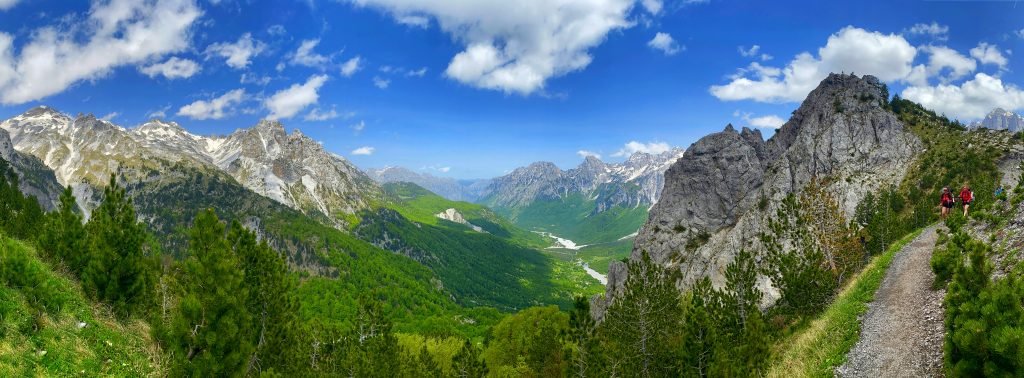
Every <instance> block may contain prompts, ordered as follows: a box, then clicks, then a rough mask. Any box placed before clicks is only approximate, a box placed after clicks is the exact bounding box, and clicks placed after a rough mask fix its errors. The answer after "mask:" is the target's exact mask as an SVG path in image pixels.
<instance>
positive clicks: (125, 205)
mask: <svg viewBox="0 0 1024 378" xmlns="http://www.w3.org/2000/svg"><path fill="white" fill-rule="evenodd" d="M103 194H104V196H103V202H102V203H100V206H99V207H97V208H96V209H95V210H94V211H93V212H92V218H91V219H89V223H87V224H86V226H85V229H86V231H87V232H88V234H89V248H88V249H89V251H90V254H89V258H88V261H86V262H85V264H84V267H83V269H82V273H81V275H80V278H81V281H82V287H83V289H85V291H86V292H87V293H90V294H92V295H93V296H94V297H95V298H97V299H99V300H101V301H104V302H107V303H110V304H111V305H113V307H114V310H115V312H116V313H117V314H118V315H119V316H122V317H131V316H132V315H136V314H140V313H142V312H144V311H145V310H146V309H147V306H148V305H150V304H151V303H152V302H151V300H152V298H153V293H154V287H155V282H156V257H155V253H153V251H151V250H149V247H150V246H151V245H152V244H149V243H147V238H148V237H149V236H148V234H147V232H146V228H145V225H144V224H142V223H140V222H139V221H138V220H137V218H136V215H135V208H134V207H133V206H132V201H131V199H129V198H128V196H127V193H126V192H125V190H124V188H121V187H120V186H118V185H117V181H116V180H115V177H114V175H111V176H110V183H109V185H107V187H106V188H105V189H104V190H103Z"/></svg>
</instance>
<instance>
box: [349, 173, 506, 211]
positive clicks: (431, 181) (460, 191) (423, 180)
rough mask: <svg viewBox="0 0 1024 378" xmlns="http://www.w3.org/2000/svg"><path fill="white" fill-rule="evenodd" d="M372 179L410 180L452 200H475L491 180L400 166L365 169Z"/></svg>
mask: <svg viewBox="0 0 1024 378" xmlns="http://www.w3.org/2000/svg"><path fill="white" fill-rule="evenodd" d="M366 174H367V175H369V176H370V178H372V179H373V180H374V181H377V182H379V183H381V184H387V183H392V182H411V183H413V184H416V185H419V186H421V187H423V188H425V189H427V190H429V191H431V192H433V193H434V194H437V195H439V196H441V197H444V198H447V199H450V200H452V201H466V202H476V201H477V200H479V199H480V197H481V196H482V194H483V191H484V189H486V188H487V185H488V184H490V182H491V180H456V179H452V178H447V177H437V176H434V175H431V174H428V173H417V172H413V171H411V170H409V169H406V168H402V167H385V168H380V169H370V170H367V171H366Z"/></svg>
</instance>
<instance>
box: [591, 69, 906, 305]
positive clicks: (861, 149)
mask: <svg viewBox="0 0 1024 378" xmlns="http://www.w3.org/2000/svg"><path fill="white" fill-rule="evenodd" d="M887 99H888V90H887V89H886V87H885V85H884V84H882V83H881V82H879V81H878V79H876V78H875V77H873V76H864V77H857V76H854V75H843V74H831V75H829V76H828V77H827V78H826V79H824V80H823V81H822V82H821V83H820V84H819V86H818V87H817V88H816V89H815V90H814V91H812V92H811V93H810V94H809V95H808V97H807V99H805V100H804V102H803V103H802V104H801V105H800V107H799V108H798V109H797V110H796V111H795V112H793V116H792V118H790V120H789V121H788V122H786V124H785V125H783V126H782V128H781V129H779V130H778V132H777V133H776V134H775V135H774V136H772V138H771V139H769V140H768V141H767V142H765V141H762V139H761V136H760V133H758V132H756V131H751V130H749V129H743V130H742V131H740V132H736V130H735V129H733V128H732V127H731V126H729V127H727V128H726V129H725V130H724V131H722V132H719V133H715V134H711V135H708V136H706V137H704V138H702V139H701V140H698V141H697V142H696V143H694V144H693V145H692V146H691V147H690V148H689V149H687V151H686V153H685V154H684V155H683V157H682V158H681V159H679V161H677V162H676V163H675V164H674V165H673V166H672V167H671V168H670V169H669V170H668V171H667V172H666V174H665V188H664V191H663V193H662V198H661V201H659V202H658V203H657V204H656V205H655V206H654V207H653V208H652V209H651V211H650V217H649V218H648V220H647V223H646V224H645V225H644V226H643V228H642V229H641V230H640V233H639V235H638V236H637V238H636V242H635V244H634V248H633V253H632V255H631V256H630V259H632V260H636V259H639V258H640V256H641V254H642V253H643V252H644V251H646V252H647V253H648V254H650V256H651V258H652V259H653V261H655V262H657V263H659V264H661V265H663V266H666V267H670V268H673V269H678V270H679V271H680V272H681V273H682V279H681V280H680V281H679V283H678V286H679V287H680V289H686V288H688V287H689V286H690V285H691V284H692V283H693V282H695V281H696V280H698V279H700V278H702V277H705V276H707V277H710V278H711V280H712V282H713V283H715V284H716V285H721V284H722V283H723V280H724V277H723V271H724V269H725V267H726V266H727V265H728V264H729V263H730V262H732V260H733V259H734V257H735V254H736V253H737V252H739V251H740V249H744V248H745V249H754V250H758V249H760V248H761V246H760V242H759V238H758V235H759V234H760V232H762V224H763V223H764V222H765V220H766V219H767V217H769V216H770V215H771V214H774V213H775V212H776V210H777V209H778V205H779V203H780V202H781V200H782V199H783V198H785V197H786V196H787V195H788V194H790V193H799V192H800V191H801V190H802V189H803V188H804V187H805V186H806V185H807V184H808V183H809V182H810V181H811V180H812V179H818V180H821V181H822V182H823V183H824V184H825V187H826V189H827V190H828V191H830V192H831V193H832V194H834V195H835V196H836V198H837V199H838V200H839V204H840V207H841V208H842V210H843V212H844V213H845V215H846V216H847V218H850V217H852V215H853V212H854V210H855V208H856V206H857V203H858V202H859V200H860V198H861V197H863V196H864V194H865V193H868V192H872V191H877V190H878V189H879V188H882V187H884V186H888V185H894V184H898V183H899V182H900V180H901V179H902V178H903V176H904V175H905V174H906V171H907V167H908V166H909V165H910V163H911V162H912V161H913V160H914V158H915V157H916V155H917V152H918V151H919V150H920V148H921V142H920V140H919V139H918V138H917V137H916V136H914V135H913V134H912V133H910V132H909V130H907V129H906V128H905V126H904V125H903V124H902V123H901V122H900V121H899V120H898V118H897V117H896V116H895V115H894V114H893V113H892V112H891V111H889V110H888V109H887V108H886V104H887ZM609 273H610V274H609V276H608V281H609V282H608V291H607V293H606V298H610V299H609V300H613V299H614V297H615V295H616V294H617V293H619V292H621V290H622V286H623V284H624V282H625V280H626V276H627V275H628V272H627V271H626V265H625V264H623V263H621V262H616V263H613V265H612V266H611V267H610V272H609ZM760 281H761V282H760V285H761V289H762V290H763V291H765V292H766V294H767V295H766V296H765V298H766V301H769V302H771V301H774V300H775V299H776V298H777V294H776V293H775V291H774V289H773V288H772V286H771V284H770V282H768V280H767V279H766V278H764V277H762V279H761V280H760ZM609 300H604V299H598V300H595V303H594V304H595V306H594V309H595V315H597V316H598V317H600V316H601V315H602V314H603V311H604V308H605V306H606V305H607V304H608V303H609Z"/></svg>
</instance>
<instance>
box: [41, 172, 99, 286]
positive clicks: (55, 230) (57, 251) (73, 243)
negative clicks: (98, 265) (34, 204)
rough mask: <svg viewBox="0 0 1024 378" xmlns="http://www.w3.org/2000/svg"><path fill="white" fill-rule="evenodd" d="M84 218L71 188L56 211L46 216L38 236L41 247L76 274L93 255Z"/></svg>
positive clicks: (62, 196)
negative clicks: (83, 221) (83, 222)
mask: <svg viewBox="0 0 1024 378" xmlns="http://www.w3.org/2000/svg"><path fill="white" fill-rule="evenodd" d="M88 246H89V244H88V238H87V234H86V232H85V225H83V224H82V215H81V214H79V212H78V204H77V203H76V202H75V196H74V194H72V192H71V188H64V192H63V193H61V195H60V205H59V206H58V207H57V211H55V212H52V213H50V214H47V216H46V224H45V226H44V227H43V229H42V234H41V235H40V236H39V247H40V249H41V250H42V251H44V253H46V254H48V255H49V256H51V258H53V259H55V260H56V261H57V262H58V263H60V264H61V265H63V266H65V267H67V268H68V270H70V271H71V272H72V273H74V274H75V275H78V273H79V272H81V271H82V269H83V268H84V266H85V263H86V261H88V258H89V255H90V254H91V252H90V251H89V250H88Z"/></svg>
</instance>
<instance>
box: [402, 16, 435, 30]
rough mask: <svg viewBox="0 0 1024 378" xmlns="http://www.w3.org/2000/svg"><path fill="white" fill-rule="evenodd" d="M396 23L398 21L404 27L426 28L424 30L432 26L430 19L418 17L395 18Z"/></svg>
mask: <svg viewBox="0 0 1024 378" xmlns="http://www.w3.org/2000/svg"><path fill="white" fill-rule="evenodd" d="M395 21H398V23H399V24H402V25H408V26H415V27H418V28H424V29H426V28H427V27H429V26H430V19H429V18H426V17H424V16H416V15H405V16H396V17H395Z"/></svg>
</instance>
